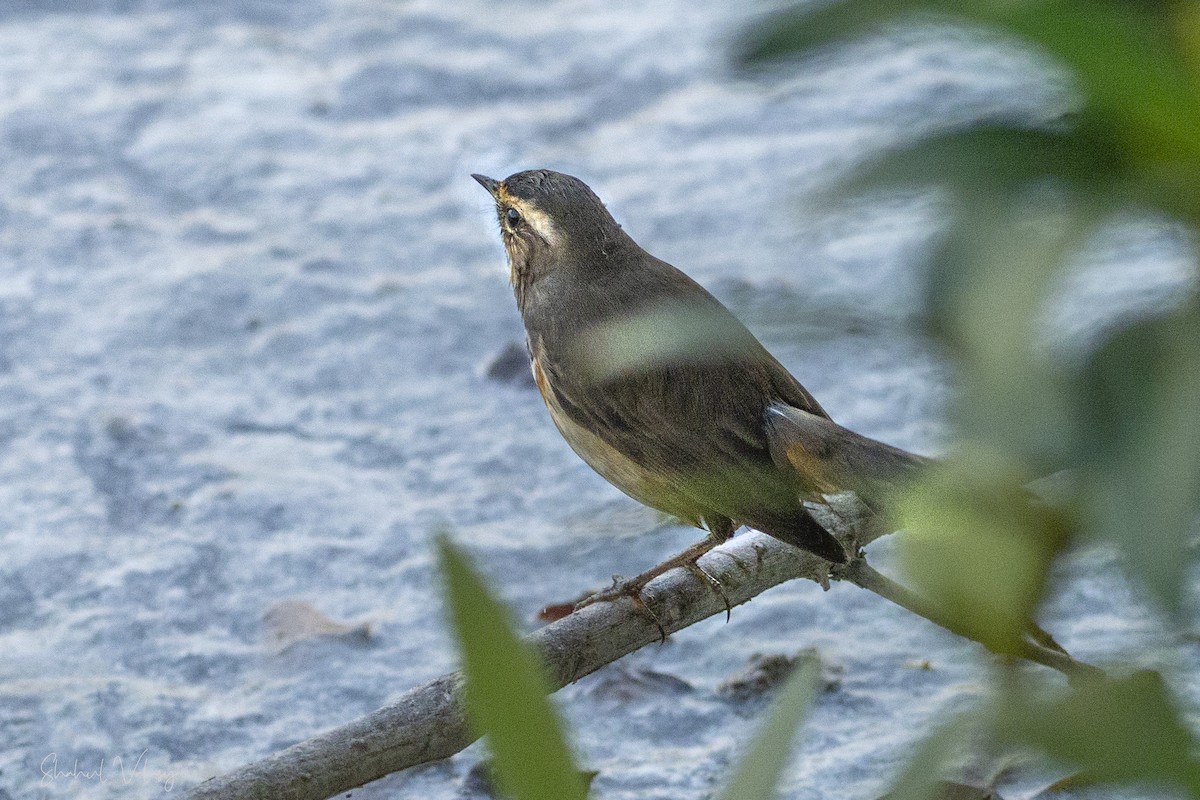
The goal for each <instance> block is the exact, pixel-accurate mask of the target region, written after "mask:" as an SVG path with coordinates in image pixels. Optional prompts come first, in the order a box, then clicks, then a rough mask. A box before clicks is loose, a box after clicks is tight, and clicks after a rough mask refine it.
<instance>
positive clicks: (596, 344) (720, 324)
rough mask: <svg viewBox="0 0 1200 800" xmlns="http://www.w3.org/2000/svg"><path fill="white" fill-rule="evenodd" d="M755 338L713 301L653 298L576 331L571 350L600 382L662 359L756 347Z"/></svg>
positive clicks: (712, 358)
mask: <svg viewBox="0 0 1200 800" xmlns="http://www.w3.org/2000/svg"><path fill="white" fill-rule="evenodd" d="M757 347H758V344H757V342H755V340H754V339H753V338H752V337H751V336H750V334H748V333H747V332H746V329H745V328H744V327H743V325H742V324H741V323H740V322H738V321H737V320H736V319H735V318H734V317H733V316H732V315H731V314H729V313H727V312H725V311H724V310H723V309H722V308H720V307H715V306H713V305H712V304H711V303H703V302H700V303H692V302H679V301H666V302H657V303H649V304H647V305H645V306H644V307H642V308H639V309H636V310H633V311H632V312H631V313H629V314H624V315H621V316H619V317H617V318H616V319H613V320H609V321H606V322H604V323H601V324H599V325H593V326H591V327H589V328H588V329H587V330H586V331H582V332H580V333H579V335H577V336H576V337H575V338H574V340H573V341H572V343H571V348H570V352H571V355H572V357H573V358H574V359H575V360H576V363H578V365H579V369H580V370H583V371H586V373H587V374H588V376H589V377H590V378H591V379H592V380H593V381H596V382H597V383H601V382H604V381H610V380H614V379H618V378H622V377H626V376H629V375H636V374H637V373H640V372H648V371H650V370H653V369H654V368H656V367H659V366H661V365H663V364H667V363H669V364H679V363H689V362H690V363H693V364H705V363H712V362H719V361H724V360H726V359H729V358H736V357H738V356H740V355H744V354H746V353H752V352H754V350H755V349H756V348H757Z"/></svg>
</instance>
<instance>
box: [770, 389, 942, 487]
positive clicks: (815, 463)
mask: <svg viewBox="0 0 1200 800" xmlns="http://www.w3.org/2000/svg"><path fill="white" fill-rule="evenodd" d="M766 436H767V440H768V443H769V446H770V450H771V457H772V458H773V459H774V460H775V462H776V463H777V464H779V465H780V466H790V467H791V468H792V469H794V470H796V472H798V473H800V474H803V475H806V476H807V477H808V480H809V481H810V482H811V484H812V485H813V486H814V487H815V488H816V489H817V491H819V492H821V493H823V494H835V493H837V492H843V491H853V492H855V493H856V494H858V496H859V497H860V498H862V500H863V501H864V502H865V503H866V504H867V505H869V506H871V507H872V508H879V507H880V505H882V504H883V503H884V502H886V500H887V496H888V495H889V494H891V493H892V492H894V491H895V490H896V488H897V487H899V486H902V485H904V484H906V483H909V482H910V481H912V479H913V477H914V476H915V474H916V473H917V472H918V471H919V470H921V469H923V468H925V467H927V466H928V465H929V464H930V463H931V462H930V460H929V459H927V458H924V457H922V456H918V455H914V454H913V453H909V452H907V451H904V450H901V449H899V448H897V447H892V446H891V445H889V444H884V443H883V442H879V441H876V440H875V439H871V438H868V437H866V436H863V435H861V434H858V433H855V432H854V431H852V430H850V429H848V428H843V427H842V426H841V425H838V424H837V423H836V422H834V421H833V420H831V419H828V418H827V417H822V416H817V415H816V414H810V413H808V412H807V411H803V410H801V409H799V408H795V407H793V406H789V405H786V404H783V403H774V404H772V405H771V406H770V407H769V408H768V409H767V413H766Z"/></svg>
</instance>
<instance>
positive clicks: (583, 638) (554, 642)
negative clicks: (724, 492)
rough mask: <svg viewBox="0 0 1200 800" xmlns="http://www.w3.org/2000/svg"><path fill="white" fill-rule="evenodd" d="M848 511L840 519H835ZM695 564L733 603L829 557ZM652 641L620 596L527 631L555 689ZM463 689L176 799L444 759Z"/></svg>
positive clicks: (860, 536) (762, 546)
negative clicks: (714, 581) (715, 580)
mask: <svg viewBox="0 0 1200 800" xmlns="http://www.w3.org/2000/svg"><path fill="white" fill-rule="evenodd" d="M847 502H848V503H852V502H853V501H847ZM835 508H836V509H837V511H836V513H835V514H833V515H822V516H823V518H822V520H821V521H822V523H823V524H825V525H826V527H827V528H829V530H831V531H834V532H835V533H836V534H838V535H839V538H842V539H843V540H844V541H849V540H850V538H851V537H850V534H851V530H850V528H849V527H848V526H847V523H846V520H847V519H851V518H853V517H854V516H855V514H854V506H852V505H848V504H843V503H838V504H837V505H836V506H835ZM847 511H849V512H850V513H849V514H845V513H843V512H847ZM886 532H887V531H883V530H878V529H868V530H858V531H856V532H855V533H856V534H857V542H858V544H860V545H862V544H867V543H869V542H870V541H872V540H874V539H875V538H878V536H880V535H882V534H883V533H886ZM852 546H853V545H851V547H852ZM848 549H849V548H848ZM851 552H853V550H851ZM859 563H862V562H859ZM700 564H701V566H702V567H703V569H704V571H705V572H707V573H709V574H710V575H712V576H713V577H715V578H716V579H717V580H718V581H720V583H721V587H722V590H723V592H724V594H725V598H727V599H728V601H729V604H730V605H731V606H736V605H740V604H742V603H745V602H747V601H749V600H750V599H751V598H753V597H754V596H755V595H757V594H760V593H761V592H763V591H765V590H767V589H769V588H771V587H772V586H776V585H778V584H780V583H783V582H785V581H789V580H792V579H794V578H807V579H809V580H812V581H816V582H817V583H820V584H822V585H826V586H827V585H828V584H827V580H828V578H827V576H828V574H829V564H828V562H826V561H824V560H822V559H820V558H817V557H816V556H813V555H810V554H808V553H805V552H803V551H801V550H798V549H796V548H795V547H791V546H790V545H786V544H784V543H783V542H780V541H778V540H777V539H773V538H771V537H770V536H766V535H764V534H761V533H757V532H753V531H752V532H748V533H745V534H742V535H740V536H736V537H734V538H733V539H731V540H730V541H728V542H726V543H725V544H722V545H721V546H720V547H718V548H716V549H714V550H713V551H711V552H710V553H708V554H707V555H705V556H704V557H703V558H702V559H701V560H700ZM864 566H865V565H864ZM842 577H844V578H845V579H846V580H849V581H851V582H852V583H855V584H857V585H859V586H862V587H863V588H866V589H868V590H870V591H873V592H876V593H877V594H880V595H881V596H883V597H886V598H887V599H889V600H892V601H893V602H897V603H899V604H900V605H903V606H905V607H906V608H909V609H910V610H912V611H914V612H916V613H918V614H921V615H922V616H926V617H927V618H930V619H932V621H933V622H935V623H937V624H943V623H942V622H940V621H939V620H938V619H936V618H935V615H932V614H931V613H929V610H928V609H926V608H924V607H923V605H922V604H920V603H919V602H918V601H917V600H916V599H914V598H915V595H912V594H911V593H908V590H905V589H903V587H899V586H898V585H897V584H894V583H891V582H889V581H887V579H886V578H883V576H881V575H879V573H876V572H874V570H870V569H869V568H868V569H867V570H858V569H848V570H846V572H845V573H844V575H843V576H842ZM880 579H882V581H883V582H882V583H881V582H880ZM643 597H644V598H645V600H646V602H647V604H648V605H649V606H650V608H651V609H652V610H653V612H654V614H655V616H656V617H657V618H658V622H659V623H661V625H662V626H663V628H664V629H665V630H666V632H667V633H674V632H675V631H678V630H682V629H683V628H686V627H688V626H690V625H694V624H695V623H697V622H700V621H701V620H704V619H707V618H708V617H711V616H713V615H715V614H721V613H724V612H725V611H726V605H725V598H722V597H721V596H720V595H719V594H718V593H717V592H715V591H713V590H712V588H711V587H710V586H709V585H708V584H707V583H706V582H704V581H703V580H701V579H700V578H699V577H697V576H696V575H695V574H693V573H692V572H689V571H688V570H685V569H675V570H672V571H670V572H668V573H666V574H664V575H662V576H660V577H658V578H656V579H655V580H653V581H651V582H650V583H649V584H647V586H646V588H645V590H644V591H643ZM943 626H944V624H943ZM660 635H661V634H660V631H659V628H658V626H657V625H656V624H655V622H654V620H651V619H650V618H649V617H648V616H647V615H645V614H644V613H641V612H639V611H638V610H637V609H636V608H635V607H634V604H633V602H632V601H631V600H629V599H628V598H622V599H620V600H617V601H614V602H602V603H595V604H593V605H590V606H587V607H586V608H583V609H581V610H580V611H577V612H575V613H573V614H570V615H569V616H567V617H564V618H563V619H560V620H558V621H557V622H554V623H552V624H550V625H547V626H545V627H544V628H541V629H539V630H537V631H534V632H533V633H531V634H529V635H528V636H526V637H525V640H526V642H527V643H529V644H530V645H532V646H534V647H536V648H537V649H538V650H539V651H540V653H541V656H542V659H543V661H544V662H545V664H546V667H547V670H548V673H549V675H550V679H551V682H552V683H553V685H554V687H555V688H556V689H557V688H561V687H563V686H565V685H567V684H568V683H572V682H574V681H577V680H579V679H580V678H582V677H584V676H585V675H589V674H591V673H592V672H595V671H596V670H598V669H600V668H601V667H603V666H604V665H606V664H609V663H612V662H613V661H616V660H617V659H619V658H621V657H622V656H625V655H627V654H629V653H632V652H633V651H634V650H637V649H639V648H641V647H645V646H646V645H648V644H653V643H655V642H658V641H659V639H660ZM1043 651H1044V652H1043ZM1022 655H1023V656H1024V657H1026V658H1029V659H1030V660H1034V661H1039V662H1040V663H1043V664H1045V665H1046V666H1049V667H1052V668H1054V669H1058V670H1060V671H1063V672H1065V673H1067V674H1068V676H1069V677H1074V676H1075V675H1077V674H1083V673H1085V672H1086V671H1087V670H1092V669H1094V668H1091V667H1087V666H1086V665H1083V664H1080V663H1079V662H1076V661H1074V660H1073V659H1071V658H1070V657H1069V656H1066V655H1065V654H1062V653H1059V652H1057V651H1052V650H1050V649H1049V648H1046V647H1043V646H1041V645H1040V644H1038V643H1036V642H1031V643H1030V649H1029V651H1028V652H1026V653H1022ZM462 687H463V682H462V676H461V674H459V673H457V672H455V673H451V674H449V675H444V676H442V677H440V678H437V679H436V680H433V681H431V682H429V683H427V684H425V685H423V686H419V687H417V688H415V689H412V690H410V691H408V692H406V693H405V694H404V695H402V696H401V697H400V698H399V699H398V700H396V701H395V702H394V703H392V704H390V705H388V706H385V707H383V708H381V709H379V710H378V711H375V712H373V713H371V714H368V715H366V716H364V717H360V718H359V719H357V720H354V721H353V722H350V723H347V724H346V725H343V726H341V727H339V728H335V729H333V730H330V731H327V732H325V733H322V734H320V735H318V736H315V737H313V738H312V739H309V740H307V741H304V742H301V743H299V744H296V745H293V746H292V747H289V748H287V749H286V750H283V751H280V752H278V753H275V754H273V755H271V756H268V757H267V758H265V759H263V760H261V761H257V762H254V763H251V764H248V765H246V766H243V767H241V768H239V769H237V770H235V771H233V772H230V773H228V774H226V775H222V776H219V777H215V778H212V779H210V780H208V781H206V782H204V783H202V784H200V785H199V786H196V787H195V788H193V789H192V790H191V791H190V792H188V794H187V795H186V798H187V800H324V799H325V798H329V797H332V796H334V795H336V794H338V793H341V792H345V791H346V790H348V789H353V788H354V787H357V786H361V785H363V784H365V783H369V782H370V781H373V780H376V779H378V778H382V777H383V776H385V775H388V774H390V773H392V772H397V771H399V770H402V769H406V768H408V767H413V766H416V765H418V764H425V763H428V762H431V761H437V760H439V759H443V758H448V757H449V756H452V755H454V754H455V753H457V752H459V751H460V750H462V749H464V748H465V747H467V746H468V745H469V744H471V743H472V742H473V741H474V740H475V738H476V737H475V735H474V734H473V733H471V731H470V729H469V727H468V725H467V720H466V716H465V713H464V710H463V704H462Z"/></svg>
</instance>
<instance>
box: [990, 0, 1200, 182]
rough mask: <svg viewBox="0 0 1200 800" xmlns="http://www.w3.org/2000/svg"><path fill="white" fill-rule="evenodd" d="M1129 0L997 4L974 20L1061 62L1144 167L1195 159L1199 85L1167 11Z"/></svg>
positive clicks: (1199, 152)
mask: <svg viewBox="0 0 1200 800" xmlns="http://www.w3.org/2000/svg"><path fill="white" fill-rule="evenodd" d="M1165 5H1166V4H1164V7H1163V8H1160V9H1155V8H1154V4H1153V3H1140V2H1130V0H1024V2H1012V3H1004V2H1000V1H999V0H992V1H991V2H986V3H980V4H978V5H974V4H972V5H969V6H967V7H968V8H971V9H975V8H984V9H986V10H985V11H984V12H983V13H982V14H980V16H979V17H978V18H979V19H980V21H984V22H990V23H992V24H996V25H998V26H1000V27H1002V28H1004V29H1007V30H1009V31H1011V32H1013V33H1015V34H1017V35H1018V36H1021V37H1023V38H1025V39H1026V40H1028V41H1031V42H1034V43H1036V44H1038V45H1040V46H1041V47H1043V48H1045V49H1046V50H1048V51H1049V52H1050V53H1052V54H1054V55H1055V56H1057V57H1058V58H1059V59H1061V60H1062V61H1063V62H1064V63H1065V64H1066V65H1067V66H1068V67H1070V68H1071V70H1072V72H1073V74H1074V75H1075V76H1076V78H1077V79H1078V80H1079V82H1080V84H1081V85H1082V87H1083V90H1084V93H1085V94H1086V96H1087V98H1088V101H1089V104H1090V105H1092V106H1093V107H1094V108H1095V109H1096V110H1097V111H1098V112H1099V113H1100V114H1101V115H1103V116H1104V117H1105V118H1107V119H1109V120H1111V121H1112V122H1113V125H1114V128H1115V130H1116V132H1117V135H1119V136H1120V137H1121V138H1122V141H1123V143H1124V145H1125V147H1126V148H1127V149H1128V152H1130V153H1131V154H1133V155H1135V156H1137V157H1139V160H1142V161H1144V162H1147V163H1154V162H1160V163H1161V162H1168V163H1169V162H1177V161H1189V160H1191V161H1195V160H1198V159H1200V83H1198V81H1197V78H1198V76H1197V74H1196V73H1195V72H1193V71H1192V70H1191V69H1190V68H1189V66H1188V64H1187V62H1186V61H1185V60H1184V59H1183V58H1182V57H1181V48H1180V46H1179V44H1180V43H1179V42H1177V41H1175V40H1174V39H1173V32H1172V30H1171V28H1170V26H1169V25H1168V24H1164V22H1165V20H1164V19H1163V16H1165V15H1166V14H1169V13H1170V12H1169V10H1168V9H1167V8H1165Z"/></svg>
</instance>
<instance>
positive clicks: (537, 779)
mask: <svg viewBox="0 0 1200 800" xmlns="http://www.w3.org/2000/svg"><path fill="white" fill-rule="evenodd" d="M437 549H438V561H439V564H440V566H441V571H442V576H443V578H444V580H445V582H446V594H447V596H448V598H449V601H450V613H451V618H452V620H453V623H454V630H455V633H456V634H457V636H458V641H459V645H460V647H461V648H462V656H463V672H464V673H465V675H466V704H467V716H468V718H469V719H470V721H471V724H472V726H473V727H474V728H475V731H476V732H477V733H479V734H480V735H482V736H486V737H487V739H488V745H489V747H490V748H491V751H492V757H493V764H494V768H495V773H496V777H497V780H498V783H499V784H500V786H501V788H502V789H503V790H504V791H505V792H506V793H507V794H508V795H510V796H511V797H513V798H514V800H584V798H585V797H586V796H587V789H586V787H585V785H584V781H583V778H582V776H581V775H580V773H579V770H578V769H577V768H576V767H575V764H574V761H573V760H572V758H571V752H570V749H569V748H568V747H567V743H566V740H565V739H564V737H563V731H562V726H561V724H560V722H559V720H558V717H557V715H556V714H555V712H554V709H553V707H552V706H551V705H550V701H549V700H548V699H547V695H548V694H549V693H550V689H551V686H550V682H549V681H548V680H547V679H546V677H545V674H544V673H543V667H542V665H541V663H539V661H538V659H537V658H536V657H535V655H534V654H533V653H532V652H530V651H529V650H528V649H527V648H526V647H525V646H524V645H523V644H522V643H521V640H520V639H519V638H517V636H516V634H514V633H513V631H512V626H511V624H510V621H509V619H508V614H507V613H506V611H505V609H504V608H503V607H502V606H501V605H500V604H499V603H498V602H497V601H496V600H495V599H493V598H492V597H491V595H490V594H489V593H488V590H487V587H486V586H485V585H484V583H483V581H482V580H481V579H480V577H479V576H478V575H477V574H476V573H475V572H474V570H473V569H472V568H471V566H470V565H469V563H468V562H467V559H466V557H465V556H463V554H462V553H460V552H459V551H458V550H457V549H456V548H455V547H454V545H453V544H451V542H450V540H449V538H448V537H446V536H445V535H442V536H439V537H438V539H437Z"/></svg>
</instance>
